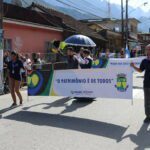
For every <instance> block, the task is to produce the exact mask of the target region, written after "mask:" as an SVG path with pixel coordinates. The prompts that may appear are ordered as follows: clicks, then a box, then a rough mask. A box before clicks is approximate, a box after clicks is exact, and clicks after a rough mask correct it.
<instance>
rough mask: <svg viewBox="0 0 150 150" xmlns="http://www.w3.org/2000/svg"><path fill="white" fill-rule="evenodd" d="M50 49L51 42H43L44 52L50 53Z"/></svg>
mask: <svg viewBox="0 0 150 150" xmlns="http://www.w3.org/2000/svg"><path fill="white" fill-rule="evenodd" d="M52 47H53V44H52V42H48V41H47V42H45V51H46V52H50V50H51V49H52Z"/></svg>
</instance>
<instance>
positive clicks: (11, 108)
mask: <svg viewBox="0 0 150 150" xmlns="http://www.w3.org/2000/svg"><path fill="white" fill-rule="evenodd" d="M18 107H20V106H16V107H8V108H4V109H2V110H0V115H1V114H4V113H6V112H8V111H10V110H13V109H16V108H18Z"/></svg>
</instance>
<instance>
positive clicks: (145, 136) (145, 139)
mask: <svg viewBox="0 0 150 150" xmlns="http://www.w3.org/2000/svg"><path fill="white" fill-rule="evenodd" d="M148 126H149V124H143V125H142V127H141V129H140V130H139V131H138V133H137V135H134V134H130V135H127V136H125V137H123V138H122V140H123V139H125V138H130V140H131V141H132V142H134V143H135V144H136V145H137V146H138V147H137V148H136V149H135V150H145V149H148V148H150V130H149V131H148Z"/></svg>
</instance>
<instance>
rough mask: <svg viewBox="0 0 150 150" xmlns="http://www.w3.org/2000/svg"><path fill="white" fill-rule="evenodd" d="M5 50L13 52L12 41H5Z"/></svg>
mask: <svg viewBox="0 0 150 150" xmlns="http://www.w3.org/2000/svg"><path fill="white" fill-rule="evenodd" d="M4 49H5V50H9V51H11V50H12V40H11V39H4Z"/></svg>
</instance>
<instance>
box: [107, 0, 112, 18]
mask: <svg viewBox="0 0 150 150" xmlns="http://www.w3.org/2000/svg"><path fill="white" fill-rule="evenodd" d="M107 3H108V18H109V19H111V4H110V0H108V1H107Z"/></svg>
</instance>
